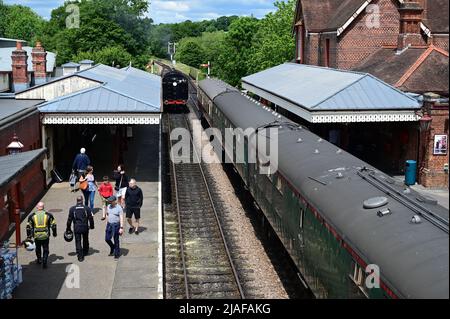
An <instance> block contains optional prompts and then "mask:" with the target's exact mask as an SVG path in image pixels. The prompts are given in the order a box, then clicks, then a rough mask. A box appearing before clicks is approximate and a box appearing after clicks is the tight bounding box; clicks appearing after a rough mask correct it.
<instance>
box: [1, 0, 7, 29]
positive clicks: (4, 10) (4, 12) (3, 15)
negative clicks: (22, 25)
mask: <svg viewBox="0 0 450 319" xmlns="http://www.w3.org/2000/svg"><path fill="white" fill-rule="evenodd" d="M7 14H8V7H7V6H6V5H5V4H3V1H2V0H0V37H5V31H6V15H7Z"/></svg>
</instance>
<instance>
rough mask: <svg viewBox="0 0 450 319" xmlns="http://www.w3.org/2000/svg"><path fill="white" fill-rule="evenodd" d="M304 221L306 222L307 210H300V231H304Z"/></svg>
mask: <svg viewBox="0 0 450 319" xmlns="http://www.w3.org/2000/svg"><path fill="white" fill-rule="evenodd" d="M304 221H305V209H304V208H300V229H303V226H304Z"/></svg>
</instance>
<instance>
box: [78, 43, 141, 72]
mask: <svg viewBox="0 0 450 319" xmlns="http://www.w3.org/2000/svg"><path fill="white" fill-rule="evenodd" d="M86 59H88V60H93V61H95V63H102V64H105V65H110V66H120V67H125V66H128V65H129V64H130V62H131V63H132V61H133V57H132V55H131V54H129V53H128V52H127V51H126V50H125V49H124V48H123V47H120V46H112V47H106V48H103V49H100V50H98V51H86V52H80V53H79V54H77V55H75V56H72V58H71V60H73V61H76V62H78V61H81V60H86Z"/></svg>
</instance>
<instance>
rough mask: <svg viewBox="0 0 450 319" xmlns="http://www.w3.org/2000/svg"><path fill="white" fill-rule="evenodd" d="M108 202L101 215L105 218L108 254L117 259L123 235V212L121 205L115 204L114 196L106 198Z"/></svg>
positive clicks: (115, 198)
mask: <svg viewBox="0 0 450 319" xmlns="http://www.w3.org/2000/svg"><path fill="white" fill-rule="evenodd" d="M108 202H109V205H108V207H107V209H106V215H103V217H102V220H105V219H107V225H106V234H105V241H106V243H107V244H108V246H109V247H110V248H111V251H110V253H109V256H114V258H115V259H116V260H117V259H119V258H120V236H122V235H123V224H124V213H123V209H122V206H120V205H118V204H117V197H116V196H111V197H110V198H108ZM112 239H114V242H113V240H112Z"/></svg>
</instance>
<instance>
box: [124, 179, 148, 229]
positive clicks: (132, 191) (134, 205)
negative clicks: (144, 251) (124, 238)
mask: <svg viewBox="0 0 450 319" xmlns="http://www.w3.org/2000/svg"><path fill="white" fill-rule="evenodd" d="M143 203H144V196H143V194H142V190H141V189H140V188H139V187H138V186H137V183H136V180H135V179H131V180H130V184H129V187H128V188H127V190H126V191H125V207H126V216H127V221H128V224H130V229H129V231H128V232H129V233H130V234H132V233H133V232H134V233H135V234H136V235H139V221H140V219H141V207H142V204H143ZM133 216H134V218H135V221H136V224H135V225H134V224H133V220H132V218H133Z"/></svg>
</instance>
